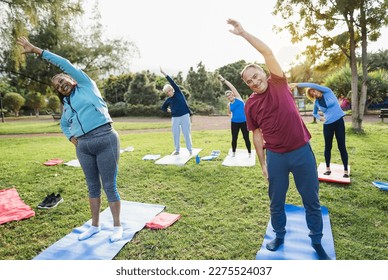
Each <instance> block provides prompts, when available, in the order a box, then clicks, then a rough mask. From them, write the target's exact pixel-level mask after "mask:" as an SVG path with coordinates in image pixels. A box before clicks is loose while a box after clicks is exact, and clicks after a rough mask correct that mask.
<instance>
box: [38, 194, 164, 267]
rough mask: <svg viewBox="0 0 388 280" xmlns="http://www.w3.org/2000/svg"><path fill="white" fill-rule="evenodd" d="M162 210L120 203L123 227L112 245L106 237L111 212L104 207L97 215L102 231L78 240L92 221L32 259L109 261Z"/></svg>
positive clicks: (160, 207) (160, 206)
mask: <svg viewBox="0 0 388 280" xmlns="http://www.w3.org/2000/svg"><path fill="white" fill-rule="evenodd" d="M164 207H165V206H163V205H156V204H145V203H139V202H130V201H121V224H122V226H123V238H122V239H121V240H119V241H117V242H114V243H112V242H110V240H109V235H111V234H112V230H113V218H112V214H111V212H110V209H109V208H107V209H105V210H104V211H102V212H101V214H100V225H101V231H100V232H99V233H97V234H95V235H93V236H92V237H90V238H89V239H86V240H83V241H79V240H78V235H79V234H80V233H82V232H84V231H85V230H87V229H88V228H89V227H90V226H91V223H92V221H91V220H89V221H87V222H86V223H85V224H84V225H82V226H81V227H78V228H75V229H73V231H72V232H71V233H69V234H68V235H66V236H65V237H63V238H62V239H60V240H59V241H57V242H55V243H54V244H53V245H51V246H50V247H48V248H47V249H46V250H44V251H43V252H42V253H40V254H39V255H38V256H36V257H35V258H34V260H111V259H113V258H114V257H115V256H116V255H117V254H118V252H119V251H120V250H121V248H122V247H124V245H125V244H126V243H127V242H129V241H131V240H132V238H133V237H134V235H135V234H136V233H137V232H138V231H140V230H141V229H142V228H143V227H144V226H145V224H146V223H147V222H148V221H150V220H151V219H153V218H154V217H155V216H156V215H157V214H159V213H160V212H161V211H163V209H164Z"/></svg>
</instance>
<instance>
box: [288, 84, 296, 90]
mask: <svg viewBox="0 0 388 280" xmlns="http://www.w3.org/2000/svg"><path fill="white" fill-rule="evenodd" d="M288 86H289V87H290V90H291V91H293V90H294V89H295V88H297V87H298V83H289V84H288Z"/></svg>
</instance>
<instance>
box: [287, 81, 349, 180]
mask: <svg viewBox="0 0 388 280" xmlns="http://www.w3.org/2000/svg"><path fill="white" fill-rule="evenodd" d="M290 86H291V88H293V87H295V86H297V87H306V88H308V89H307V92H306V95H307V97H308V98H309V99H310V100H312V101H313V102H314V111H313V115H314V117H315V118H316V119H317V120H320V121H323V122H324V124H323V136H324V139H325V153H324V155H325V161H326V172H325V173H323V174H324V175H330V174H331V170H330V160H331V149H332V147H333V138H334V135H335V138H336V139H337V145H338V150H339V151H340V154H341V159H342V163H343V165H344V176H343V177H344V178H349V172H348V152H347V150H346V144H345V122H344V119H343V117H344V115H345V113H344V112H343V110H342V109H341V107H340V105H339V103H338V99H337V97H336V96H335V94H334V93H333V91H332V90H331V89H330V88H328V87H324V86H321V85H317V84H313V83H297V84H291V85H290ZM318 110H320V111H322V112H323V114H324V116H323V117H322V116H320V115H319V114H318Z"/></svg>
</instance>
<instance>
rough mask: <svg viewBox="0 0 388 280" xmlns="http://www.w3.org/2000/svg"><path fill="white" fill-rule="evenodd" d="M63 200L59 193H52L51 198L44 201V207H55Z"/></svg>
mask: <svg viewBox="0 0 388 280" xmlns="http://www.w3.org/2000/svg"><path fill="white" fill-rule="evenodd" d="M62 202H63V198H62V197H61V195H60V194H57V195H54V196H53V197H52V198H51V200H50V201H49V202H48V203H46V205H45V207H44V208H46V209H49V208H54V207H57V205H58V204H59V203H62Z"/></svg>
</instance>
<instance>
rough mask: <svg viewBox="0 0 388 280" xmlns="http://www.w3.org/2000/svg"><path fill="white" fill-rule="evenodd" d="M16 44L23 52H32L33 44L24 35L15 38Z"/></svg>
mask: <svg viewBox="0 0 388 280" xmlns="http://www.w3.org/2000/svg"><path fill="white" fill-rule="evenodd" d="M17 44H18V45H20V46H22V47H23V49H24V51H23V52H22V53H23V54H25V53H33V52H34V49H35V46H34V45H33V44H31V43H30V42H29V41H28V40H27V38H26V37H19V38H18V39H17Z"/></svg>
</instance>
